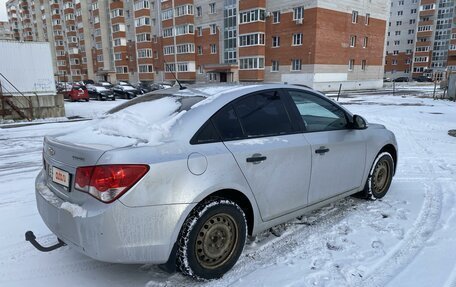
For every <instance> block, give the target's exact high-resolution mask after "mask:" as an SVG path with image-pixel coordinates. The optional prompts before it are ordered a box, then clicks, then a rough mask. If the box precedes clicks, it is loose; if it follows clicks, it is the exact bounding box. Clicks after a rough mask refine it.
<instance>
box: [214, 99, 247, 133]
mask: <svg viewBox="0 0 456 287" xmlns="http://www.w3.org/2000/svg"><path fill="white" fill-rule="evenodd" d="M211 121H212V123H213V124H214V126H215V128H216V129H217V131H218V132H219V134H220V137H221V138H222V140H224V141H225V140H237V139H241V138H243V137H244V133H243V132H242V128H241V125H240V124H239V120H238V117H237V115H236V113H235V112H234V109H233V107H232V105H230V104H229V105H227V106H225V107H224V108H222V109H221V110H220V111H218V112H217V113H216V114H215V115H213V116H212V118H211Z"/></svg>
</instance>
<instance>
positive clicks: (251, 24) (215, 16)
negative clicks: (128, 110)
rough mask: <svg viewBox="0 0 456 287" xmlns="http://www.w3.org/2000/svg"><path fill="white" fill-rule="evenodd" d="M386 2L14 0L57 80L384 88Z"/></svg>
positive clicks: (12, 10)
mask: <svg viewBox="0 0 456 287" xmlns="http://www.w3.org/2000/svg"><path fill="white" fill-rule="evenodd" d="M389 9H390V7H389V4H388V3H387V2H386V1H382V0H362V1H360V0H344V1H337V3H336V2H334V1H330V0H304V1H303V0H283V1H276V0H161V1H153V0H139V1H133V0H103V1H102V0H9V1H8V2H7V11H8V16H9V21H10V24H11V26H12V32H13V33H14V37H16V38H17V39H18V40H24V41H49V42H51V43H54V45H53V46H54V51H53V55H54V58H55V62H54V68H55V70H56V74H57V76H58V78H59V80H68V81H79V80H83V79H94V80H108V81H111V82H116V81H130V82H138V81H155V82H162V81H173V80H174V78H175V77H176V78H178V79H180V80H181V81H185V82H237V81H243V82H287V83H296V84H304V85H308V86H311V87H314V88H317V89H320V90H335V89H338V88H339V84H340V83H342V84H343V85H344V88H345V89H356V88H376V87H381V85H382V78H383V73H384V55H385V52H384V46H385V42H386V41H385V36H386V33H385V31H386V24H387V17H388V16H389Z"/></svg>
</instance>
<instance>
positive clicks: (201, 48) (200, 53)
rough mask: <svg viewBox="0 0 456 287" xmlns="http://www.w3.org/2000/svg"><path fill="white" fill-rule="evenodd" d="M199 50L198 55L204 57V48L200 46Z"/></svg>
mask: <svg viewBox="0 0 456 287" xmlns="http://www.w3.org/2000/svg"><path fill="white" fill-rule="evenodd" d="M197 50H198V55H202V54H203V47H202V46H198V48H197Z"/></svg>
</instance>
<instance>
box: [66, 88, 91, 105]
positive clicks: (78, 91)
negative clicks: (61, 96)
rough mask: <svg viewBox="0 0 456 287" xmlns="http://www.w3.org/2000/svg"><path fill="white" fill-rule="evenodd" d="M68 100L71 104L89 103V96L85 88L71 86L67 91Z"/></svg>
mask: <svg viewBox="0 0 456 287" xmlns="http://www.w3.org/2000/svg"><path fill="white" fill-rule="evenodd" d="M67 94H68V99H69V100H70V101H72V102H74V101H80V100H83V101H86V102H88V101H89V94H88V92H87V88H86V87H85V86H83V85H73V86H72V87H71V89H70V90H69V91H68V93H67Z"/></svg>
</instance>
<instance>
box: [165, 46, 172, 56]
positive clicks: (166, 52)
mask: <svg viewBox="0 0 456 287" xmlns="http://www.w3.org/2000/svg"><path fill="white" fill-rule="evenodd" d="M173 54H174V46H164V47H163V55H173Z"/></svg>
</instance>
